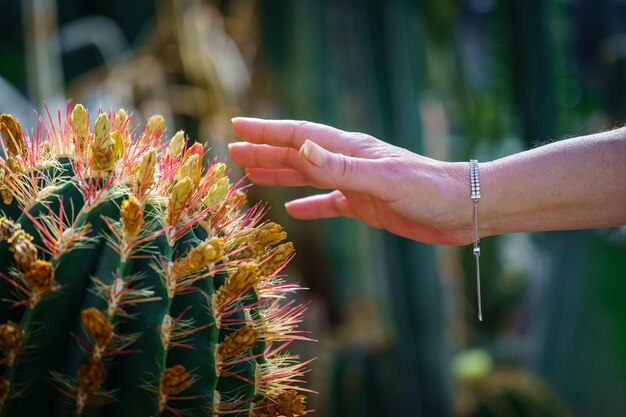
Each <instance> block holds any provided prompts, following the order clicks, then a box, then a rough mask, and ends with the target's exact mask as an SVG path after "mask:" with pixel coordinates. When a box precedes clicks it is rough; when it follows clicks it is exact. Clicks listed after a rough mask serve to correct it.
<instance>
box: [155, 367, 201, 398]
mask: <svg viewBox="0 0 626 417" xmlns="http://www.w3.org/2000/svg"><path fill="white" fill-rule="evenodd" d="M192 382H193V379H192V378H191V376H190V375H189V372H187V370H186V369H185V367H184V366H182V365H175V366H172V367H171V368H167V369H166V370H165V372H163V375H162V376H161V382H160V384H159V391H160V395H161V396H163V397H164V398H167V397H168V396H170V395H176V394H178V393H180V392H181V391H184V390H186V389H187V388H189V386H190V385H191V384H192Z"/></svg>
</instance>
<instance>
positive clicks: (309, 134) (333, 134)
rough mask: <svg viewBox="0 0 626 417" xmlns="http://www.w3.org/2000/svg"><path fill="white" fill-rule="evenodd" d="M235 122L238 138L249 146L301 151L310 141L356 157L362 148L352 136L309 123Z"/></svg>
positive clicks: (247, 120)
mask: <svg viewBox="0 0 626 417" xmlns="http://www.w3.org/2000/svg"><path fill="white" fill-rule="evenodd" d="M232 122H233V129H234V130H235V133H236V134H237V136H238V137H239V138H240V139H242V140H244V141H246V142H250V143H257V144H266V145H272V146H280V147H286V148H294V149H300V147H301V146H302V144H304V141H305V140H307V139H309V140H311V141H313V142H315V143H317V144H318V145H320V146H322V147H323V148H325V149H327V150H329V151H331V152H338V153H342V154H344V155H348V156H354V154H355V152H356V150H357V149H358V148H359V147H360V146H359V145H363V143H360V144H359V143H357V142H359V141H358V140H357V139H356V137H355V135H353V134H351V133H349V132H344V131H343V130H340V129H336V128H334V127H330V126H326V125H322V124H318V123H312V122H307V121H300V120H265V119H255V118H249V117H235V118H233V119H232Z"/></svg>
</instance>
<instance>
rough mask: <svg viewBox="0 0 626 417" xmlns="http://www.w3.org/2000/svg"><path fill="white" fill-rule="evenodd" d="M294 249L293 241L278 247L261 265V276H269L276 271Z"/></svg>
mask: <svg viewBox="0 0 626 417" xmlns="http://www.w3.org/2000/svg"><path fill="white" fill-rule="evenodd" d="M293 251H294V249H293V243H291V242H287V243H283V244H282V245H279V246H278V247H276V249H274V251H273V252H272V254H271V255H270V257H269V258H267V260H266V261H265V262H263V264H262V265H261V271H260V274H261V276H269V275H272V274H273V273H274V272H276V270H277V269H278V268H279V267H281V266H282V265H283V264H284V263H285V262H286V261H287V259H289V257H290V256H291V255H292V254H293Z"/></svg>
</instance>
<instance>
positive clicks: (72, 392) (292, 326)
mask: <svg viewBox="0 0 626 417" xmlns="http://www.w3.org/2000/svg"><path fill="white" fill-rule="evenodd" d="M89 118H90V115H89V113H88V112H87V110H86V109H85V107H83V106H82V105H80V104H78V105H76V106H74V107H73V108H72V107H71V105H68V107H67V109H66V111H65V116H64V117H63V116H62V114H61V111H59V112H58V117H57V120H56V123H55V121H54V120H53V118H52V117H51V115H50V113H49V112H48V123H45V122H43V121H42V120H40V123H39V126H38V128H37V131H36V134H34V135H31V136H28V135H26V134H25V133H24V132H23V131H22V129H21V127H20V125H19V124H18V123H17V121H16V120H15V118H14V117H13V116H11V115H1V116H0V132H1V133H2V136H3V137H4V143H2V146H3V149H4V154H5V155H6V158H5V159H3V158H0V196H1V197H2V200H3V202H4V206H3V207H2V206H0V208H2V211H3V212H4V215H3V216H2V217H0V277H1V278H2V279H1V280H0V294H1V295H2V302H1V303H0V410H1V411H0V416H18V415H20V416H21V415H38V416H44V415H51V416H53V415H54V416H57V415H58V416H67V415H99V416H102V415H107V416H108V415H112V416H113V415H114V416H116V417H121V416H126V415H128V416H141V415H146V416H155V415H168V414H169V415H176V416H181V415H193V416H200V415H207V416H217V415H224V414H237V415H256V416H289V417H291V416H297V415H302V414H304V413H305V407H304V401H305V397H304V395H302V394H301V392H305V391H308V390H306V389H304V388H301V387H299V384H300V383H301V377H302V375H303V374H304V373H305V371H306V366H307V364H308V363H309V361H307V362H304V363H303V362H301V361H300V360H299V358H298V357H297V356H295V355H292V354H290V353H288V352H287V351H286V349H285V348H286V347H287V346H288V345H289V344H290V343H291V342H292V341H294V340H310V339H308V338H307V337H306V336H305V335H304V334H303V332H302V331H301V330H298V325H299V323H300V322H301V320H302V315H303V313H304V310H305V308H306V306H305V305H298V304H296V303H294V301H285V299H286V296H287V295H288V293H291V292H294V291H297V290H299V289H300V287H298V286H297V285H294V284H290V283H287V282H285V281H284V279H283V276H282V275H280V271H281V270H282V268H283V267H284V266H285V264H286V263H287V262H288V261H289V260H290V259H291V257H292V255H293V245H292V244H291V243H282V242H283V241H284V240H285V239H286V233H285V232H284V231H283V229H282V228H281V227H280V226H279V225H277V224H275V223H271V222H263V215H264V214H265V213H264V212H265V210H264V209H263V207H261V206H258V205H257V206H254V207H252V208H249V209H244V207H245V205H246V199H245V193H244V188H245V187H243V186H242V185H241V183H240V182H238V183H236V184H231V182H230V180H229V179H228V177H227V176H226V166H225V165H224V164H223V163H220V162H213V163H211V164H209V166H208V167H207V168H205V167H204V166H203V163H202V161H203V160H204V158H205V149H204V147H203V146H202V145H200V144H198V143H194V144H189V143H188V142H187V141H186V140H185V135H184V133H183V132H182V131H180V132H177V133H176V134H175V135H174V136H173V137H172V138H171V140H169V141H168V140H165V122H164V119H163V117H162V116H153V117H152V118H150V119H149V120H148V122H147V123H146V125H145V127H144V129H143V130H142V131H140V132H139V131H137V130H133V129H132V127H131V123H130V122H131V119H130V116H129V115H128V114H127V113H126V111H124V110H123V109H120V110H119V111H117V112H116V113H108V114H107V113H104V112H100V113H99V114H98V115H97V117H96V120H95V122H94V123H93V128H91V126H92V124H91V123H90V120H89ZM0 143H1V142H0Z"/></svg>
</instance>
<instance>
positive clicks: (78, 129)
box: [71, 103, 89, 146]
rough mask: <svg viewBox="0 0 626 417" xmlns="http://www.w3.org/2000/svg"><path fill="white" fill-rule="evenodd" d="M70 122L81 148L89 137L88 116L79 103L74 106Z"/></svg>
mask: <svg viewBox="0 0 626 417" xmlns="http://www.w3.org/2000/svg"><path fill="white" fill-rule="evenodd" d="M71 121H72V127H73V128H74V132H75V134H76V136H78V139H79V143H80V145H81V146H83V145H84V143H85V141H86V140H87V138H88V137H89V114H88V113H87V109H86V108H85V106H83V105H82V104H80V103H79V104H77V105H75V106H74V109H73V110H72V116H71Z"/></svg>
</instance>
